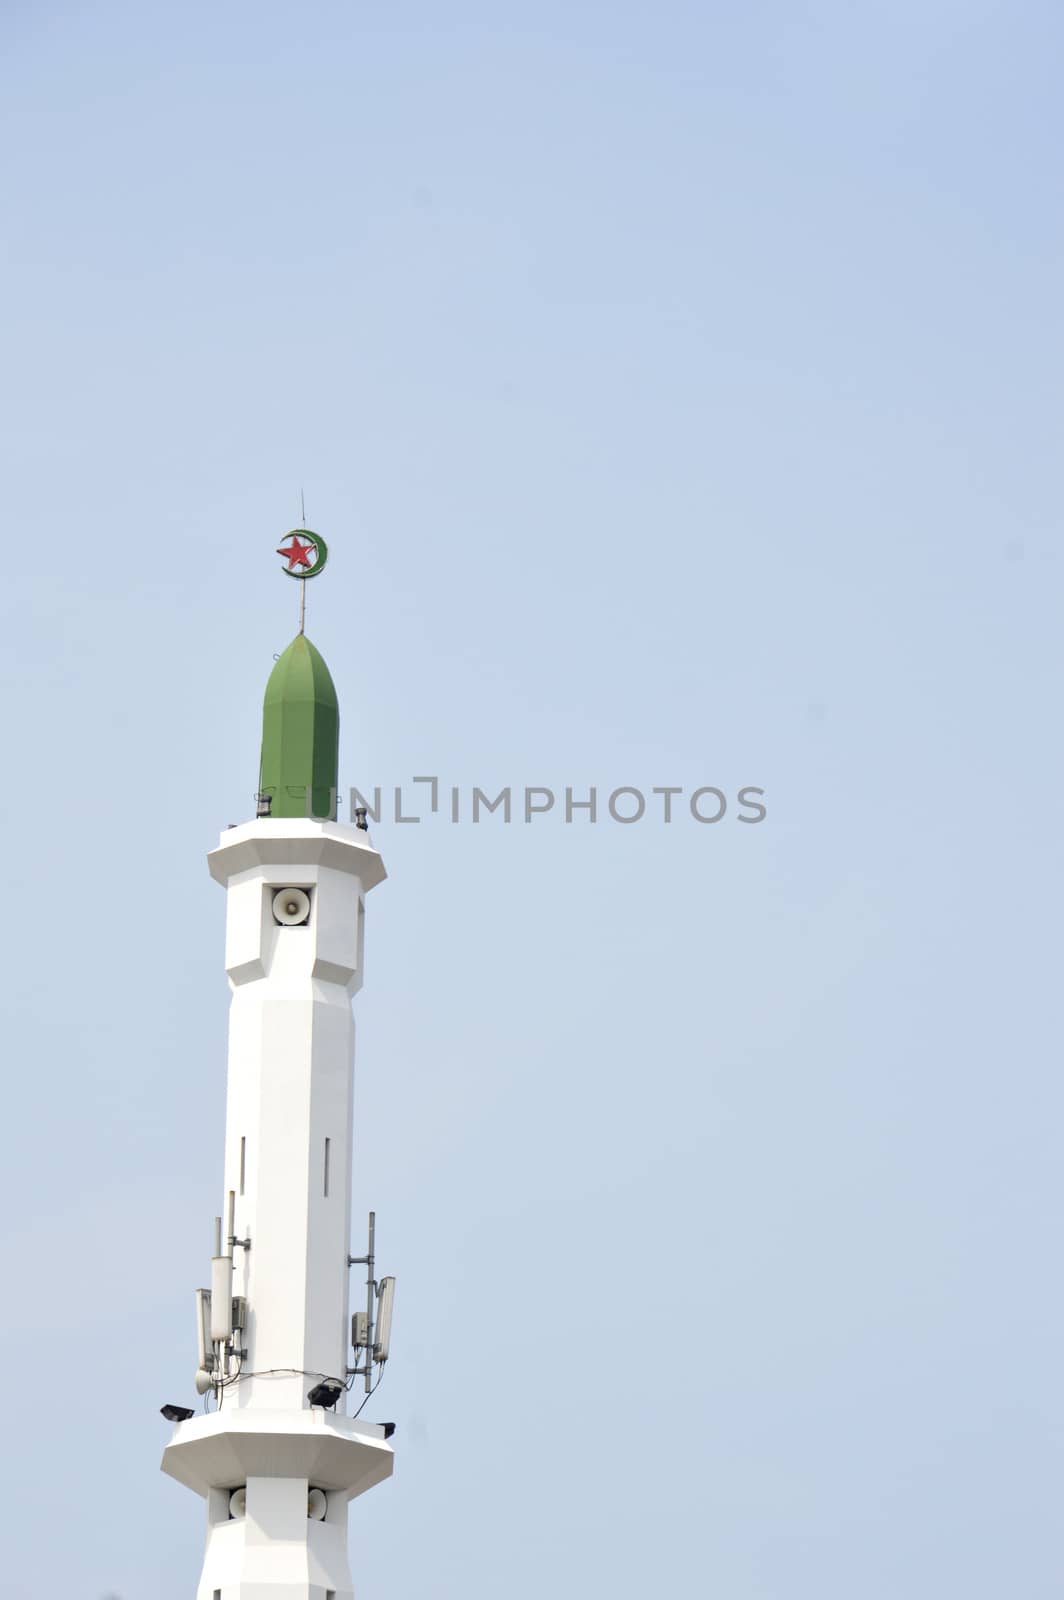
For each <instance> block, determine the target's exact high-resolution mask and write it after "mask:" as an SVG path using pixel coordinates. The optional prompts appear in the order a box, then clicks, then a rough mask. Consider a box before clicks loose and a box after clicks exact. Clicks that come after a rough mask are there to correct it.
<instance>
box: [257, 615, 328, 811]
mask: <svg viewBox="0 0 1064 1600" xmlns="http://www.w3.org/2000/svg"><path fill="white" fill-rule="evenodd" d="M339 743H340V707H339V705H338V704H337V700H336V689H335V688H334V686H333V681H332V677H331V676H330V673H329V669H328V667H327V666H326V665H325V661H324V659H323V658H322V656H321V654H320V653H319V652H318V651H317V650H315V648H314V646H313V645H312V644H311V642H310V640H309V639H308V638H307V637H306V635H305V634H302V633H299V634H297V635H296V637H295V638H294V639H293V640H292V643H291V644H290V645H289V646H288V649H287V650H286V651H285V652H284V654H283V655H281V656H278V658H277V664H276V665H275V667H274V669H273V671H272V672H271V673H270V680H269V682H268V683H267V685H266V698H265V700H264V701H263V706H262V763H261V766H260V768H259V790H260V792H261V793H262V794H268V795H269V796H270V797H271V799H272V801H273V804H272V806H271V808H270V815H271V816H273V817H305V816H306V815H307V809H308V808H307V790H308V788H309V789H310V791H311V795H312V806H313V812H314V815H315V816H316V817H332V818H335V816H336V787H337V776H336V774H337V763H338V751H339Z"/></svg>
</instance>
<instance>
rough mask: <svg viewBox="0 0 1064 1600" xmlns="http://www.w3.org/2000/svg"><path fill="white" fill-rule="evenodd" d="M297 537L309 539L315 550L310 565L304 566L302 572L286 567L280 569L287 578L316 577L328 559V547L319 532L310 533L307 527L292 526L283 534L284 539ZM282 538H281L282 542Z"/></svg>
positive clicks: (282, 541)
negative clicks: (315, 552)
mask: <svg viewBox="0 0 1064 1600" xmlns="http://www.w3.org/2000/svg"><path fill="white" fill-rule="evenodd" d="M299 538H304V539H309V540H310V541H311V543H312V544H313V546H314V548H315V550H316V551H317V555H316V556H315V557H314V560H313V561H312V562H311V563H310V566H309V567H306V568H304V569H303V571H302V572H292V571H290V570H289V568H288V567H282V568H281V571H282V572H283V573H284V574H285V576H286V577H288V578H316V577H317V576H318V573H319V572H320V571H321V569H322V567H324V565H325V563H326V562H327V561H328V559H329V547H328V545H327V544H326V543H325V540H324V539H323V538H322V536H321V534H320V533H312V532H311V530H310V529H309V528H293V529H292V530H291V532H289V533H286V534H285V536H284V539H299ZM284 539H282V540H281V543H282V544H283V543H284Z"/></svg>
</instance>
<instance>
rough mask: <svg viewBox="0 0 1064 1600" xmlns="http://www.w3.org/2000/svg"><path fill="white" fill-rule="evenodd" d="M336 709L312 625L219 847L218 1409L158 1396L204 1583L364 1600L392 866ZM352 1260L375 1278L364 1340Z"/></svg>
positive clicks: (384, 1305)
mask: <svg viewBox="0 0 1064 1600" xmlns="http://www.w3.org/2000/svg"><path fill="white" fill-rule="evenodd" d="M291 537H292V538H293V540H294V544H295V547H296V548H295V550H294V551H293V550H292V549H288V550H284V551H282V552H281V553H282V554H284V555H285V556H286V557H288V558H289V565H288V570H289V571H290V572H291V573H293V575H298V572H297V564H301V565H302V566H303V567H304V568H306V567H312V568H313V571H312V572H311V573H310V575H311V576H313V575H314V572H317V571H320V570H321V567H322V566H323V565H324V552H325V546H324V542H323V541H321V540H319V539H317V538H316V536H314V535H312V534H309V533H306V532H304V531H302V530H301V532H300V534H298V535H293V536H291ZM301 540H303V541H305V542H303V543H301ZM301 555H302V561H301V563H300V556H301ZM301 622H302V605H301ZM338 728H339V718H338V711H337V702H336V694H335V690H334V688H333V684H332V679H331V678H330V676H329V671H328V668H327V667H326V665H325V662H324V661H323V660H322V658H321V656H320V655H319V653H318V652H317V650H316V649H315V648H314V646H313V645H312V644H311V643H310V641H309V640H308V639H307V638H306V636H305V635H304V633H303V632H302V628H301V630H300V632H299V634H298V635H297V636H296V638H295V639H294V640H293V641H292V643H291V644H290V645H289V647H288V649H287V650H286V651H285V652H284V654H283V655H282V656H280V657H279V659H278V661H277V663H276V665H275V667H274V670H273V672H272V674H271V676H270V681H269V684H268V686H267V690H266V701H265V709H264V718H263V749H262V768H261V773H260V796H259V802H258V811H259V815H258V817H257V818H256V820H255V821H254V822H248V823H244V824H243V825H241V826H240V827H235V828H230V829H228V830H227V831H226V832H225V833H223V835H222V838H221V842H220V843H219V845H218V848H217V849H216V850H214V851H212V852H211V854H210V856H209V858H208V859H209V864H210V870H211V875H212V877H214V878H215V879H216V880H217V881H218V882H219V883H221V884H222V885H223V886H224V888H225V891H226V949H225V965H226V971H227V972H228V975H229V983H230V988H231V990H232V1003H231V1008H230V1020H229V1069H228V1092H227V1099H226V1134H225V1186H224V1188H225V1196H224V1203H223V1208H222V1210H223V1219H224V1220H220V1221H219V1222H218V1223H216V1243H215V1257H214V1260H213V1262H212V1269H211V1288H210V1290H209V1291H207V1290H200V1291H199V1292H198V1295H197V1321H198V1330H199V1346H200V1348H199V1370H198V1371H197V1374H196V1388H197V1390H198V1391H199V1393H200V1394H201V1395H203V1397H204V1404H205V1406H206V1407H208V1408H209V1409H208V1410H207V1412H206V1414H204V1415H196V1414H195V1413H194V1412H192V1411H190V1410H188V1409H187V1408H185V1407H172V1406H168V1407H166V1408H164V1409H165V1413H166V1414H167V1415H169V1416H171V1417H176V1418H177V1419H179V1420H177V1425H176V1426H175V1428H174V1434H173V1438H172V1439H171V1442H170V1443H169V1445H167V1447H166V1450H165V1451H164V1453H163V1462H162V1465H163V1470H164V1471H165V1472H168V1473H170V1474H171V1476H172V1477H175V1478H177V1479H178V1480H179V1481H180V1482H181V1483H184V1484H187V1485H188V1487H189V1488H191V1489H194V1490H195V1491H196V1492H197V1493H198V1494H200V1495H202V1496H203V1497H204V1499H205V1500H206V1502H207V1550H206V1556H205V1559H204V1564H203V1572H202V1575H201V1577H200V1583H199V1587H198V1589H197V1590H196V1600H352V1597H353V1593H354V1591H353V1588H352V1582H351V1572H350V1567H349V1565H348V1557H347V1507H348V1502H349V1501H350V1500H351V1499H353V1497H354V1496H355V1495H358V1494H362V1493H363V1492H364V1491H365V1490H366V1489H370V1488H372V1487H373V1485H374V1484H376V1483H380V1482H381V1480H382V1479H383V1478H386V1477H388V1475H389V1474H390V1473H391V1470H392V1448H391V1446H390V1445H389V1444H388V1443H387V1442H386V1430H385V1428H384V1427H382V1426H380V1425H375V1424H373V1423H368V1422H363V1421H360V1420H359V1421H356V1420H354V1419H353V1418H350V1417H348V1416H347V1415H346V1414H345V1403H346V1400H347V1394H348V1391H349V1389H350V1388H351V1387H352V1386H353V1385H354V1384H356V1383H357V1384H358V1391H359V1394H360V1395H363V1394H364V1393H365V1392H367V1391H368V1390H369V1388H370V1387H371V1379H372V1374H373V1371H374V1365H375V1363H377V1362H382V1361H384V1360H386V1359H387V1354H388V1351H387V1339H388V1331H389V1330H388V1324H389V1323H390V1318H391V1292H392V1288H393V1284H394V1280H392V1279H385V1280H383V1282H382V1283H381V1284H377V1283H375V1282H374V1279H373V1260H372V1251H373V1246H372V1234H371V1242H370V1248H369V1252H368V1254H367V1256H365V1257H361V1256H360V1257H355V1258H352V1257H351V1256H350V1255H349V1251H350V1222H351V1143H352V1110H353V1058H354V1023H353V1020H352V1016H351V999H352V996H353V995H354V994H355V993H356V992H357V990H358V989H359V988H360V987H361V985H362V934H363V916H364V903H365V896H366V894H367V893H368V892H369V891H370V889H372V888H374V887H375V886H376V885H377V884H378V883H380V882H381V880H382V879H383V878H384V876H385V871H384V864H383V862H382V861H381V858H380V856H379V855H378V853H377V851H376V850H374V848H373V846H372V844H371V843H370V840H369V836H368V834H367V833H366V832H365V831H364V829H363V828H359V827H348V826H345V825H344V824H342V823H339V822H336V821H334V820H331V819H332V818H333V817H334V816H335V809H336V755H337V742H338ZM308 796H310V797H311V798H312V806H313V813H314V817H313V818H311V817H309V816H308V815H307V810H308ZM317 817H325V818H327V819H330V820H324V821H318V820H314V819H315V818H317ZM353 1261H357V1262H359V1263H365V1265H366V1267H367V1272H366V1277H367V1278H368V1280H369V1296H368V1302H367V1310H366V1312H363V1313H361V1314H360V1315H359V1316H358V1317H357V1318H356V1319H355V1330H354V1331H355V1335H356V1338H357V1341H358V1342H357V1344H356V1345H354V1346H353V1345H352V1324H351V1321H350V1319H349V1303H348V1302H349V1294H348V1280H349V1264H350V1263H352V1262H353ZM352 1357H354V1360H353V1361H352Z"/></svg>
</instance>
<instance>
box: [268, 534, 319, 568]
mask: <svg viewBox="0 0 1064 1600" xmlns="http://www.w3.org/2000/svg"><path fill="white" fill-rule="evenodd" d="M313 549H314V546H313V545H312V544H300V542H299V540H298V539H297V538H296V536H295V534H294V533H293V535H292V543H291V544H290V545H289V547H288V549H287V550H286V549H285V548H284V547H283V546H281V547H280V548H279V549H278V551H277V554H278V555H279V556H286V557H287V559H288V565H289V567H290V568H294V567H309V566H310V562H311V558H310V552H311V551H312V550H313Z"/></svg>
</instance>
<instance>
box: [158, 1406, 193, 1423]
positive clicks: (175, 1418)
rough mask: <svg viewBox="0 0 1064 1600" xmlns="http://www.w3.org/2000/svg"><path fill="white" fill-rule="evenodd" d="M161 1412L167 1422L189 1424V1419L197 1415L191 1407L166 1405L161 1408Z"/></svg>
mask: <svg viewBox="0 0 1064 1600" xmlns="http://www.w3.org/2000/svg"><path fill="white" fill-rule="evenodd" d="M159 1410H160V1411H161V1412H162V1414H163V1416H164V1417H165V1418H166V1420H167V1422H187V1421H188V1419H189V1417H194V1416H195V1415H196V1413H195V1412H194V1411H193V1410H192V1408H191V1406H171V1405H165V1406H160V1407H159Z"/></svg>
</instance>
